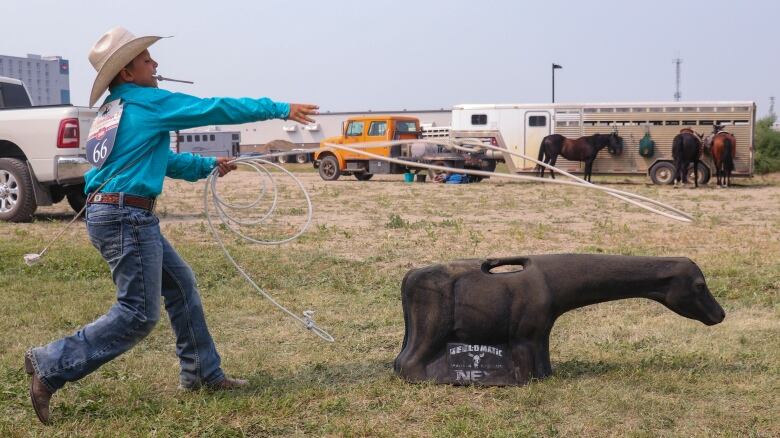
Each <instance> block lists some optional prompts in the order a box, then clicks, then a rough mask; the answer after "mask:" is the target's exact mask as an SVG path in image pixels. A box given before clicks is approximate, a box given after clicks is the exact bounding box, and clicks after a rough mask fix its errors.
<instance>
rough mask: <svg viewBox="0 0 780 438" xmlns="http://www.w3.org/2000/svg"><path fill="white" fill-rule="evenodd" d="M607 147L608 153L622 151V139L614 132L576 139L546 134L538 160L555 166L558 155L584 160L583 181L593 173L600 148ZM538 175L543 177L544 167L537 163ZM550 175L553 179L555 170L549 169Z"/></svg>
mask: <svg viewBox="0 0 780 438" xmlns="http://www.w3.org/2000/svg"><path fill="white" fill-rule="evenodd" d="M605 147H606V148H607V150H608V151H609V153H610V154H612V155H620V154H622V153H623V139H622V138H620V136H619V135H617V133H616V132H613V133H612V134H593V135H589V136H587V137H580V138H578V139H576V140H572V139H570V138H566V137H564V136H562V135H560V134H552V135H548V136H547V137H545V138H544V139H543V140H542V144H541V145H540V146H539V158H538V160H539V161H542V162H544V163H545V164H549V165H551V166H555V161H556V160H557V159H558V155H563V158H566V159H567V160H572V161H584V162H585V181H590V177H591V174H592V173H593V161H594V160H595V159H596V155H597V154H598V153H599V151H600V150H602V149H604V148H605ZM537 168H538V169H539V177H541V178H544V169H545V168H544V167H543V166H540V165H537ZM550 175H551V176H552V178H553V179H555V172H553V171H552V170H550Z"/></svg>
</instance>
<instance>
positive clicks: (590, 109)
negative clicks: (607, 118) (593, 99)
mask: <svg viewBox="0 0 780 438" xmlns="http://www.w3.org/2000/svg"><path fill="white" fill-rule="evenodd" d="M582 111H583V112H586V113H595V112H596V111H598V109H597V108H585V109H584V110H582Z"/></svg>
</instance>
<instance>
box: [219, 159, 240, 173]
mask: <svg viewBox="0 0 780 438" xmlns="http://www.w3.org/2000/svg"><path fill="white" fill-rule="evenodd" d="M232 160H233V159H232V158H230V157H217V167H218V168H219V176H225V175H227V173H228V172H230V171H231V170H236V169H237V168H238V166H236V165H235V163H231V162H230V161H232Z"/></svg>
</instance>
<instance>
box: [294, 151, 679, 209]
mask: <svg viewBox="0 0 780 438" xmlns="http://www.w3.org/2000/svg"><path fill="white" fill-rule="evenodd" d="M411 143H428V144H434V145H443V146H445V147H447V148H451V149H457V150H462V151H468V152H474V151H476V150H477V149H475V147H479V148H484V149H489V150H494V151H497V152H502V153H508V154H510V155H514V156H518V157H521V158H523V159H526V160H530V161H533V162H534V163H537V164H539V165H541V166H544V167H546V168H548V169H551V170H555V171H558V172H560V173H561V174H563V175H565V176H567V177H569V178H571V179H573V180H575V181H559V180H555V179H544V178H539V177H536V176H528V175H516V174H510V173H500V172H486V171H484V170H472V169H456V168H452V167H446V166H436V165H433V164H424V163H419V162H414V161H408V160H401V159H398V158H391V157H384V156H381V155H377V154H374V153H371V152H368V151H364V150H361V149H365V148H376V147H383V146H395V145H403V144H411ZM463 143H465V144H469V145H471V146H473V147H472V148H465V147H463V146H459V145H457V144H454V143H450V142H446V143H445V142H443V141H438V140H417V139H416V140H393V141H381V142H369V143H350V146H345V145H343V144H337V143H331V142H323V143H322V144H323V145H324V146H326V147H330V148H335V149H340V150H344V151H348V152H352V153H356V154H361V155H365V156H367V157H370V158H374V159H377V160H383V161H388V162H391V163H396V164H400V165H403V166H407V167H418V168H423V169H431V170H441V171H444V172H457V173H462V174H467V175H476V176H488V177H501V178H507V179H514V180H518V181H535V182H542V183H547V184H558V185H567V186H574V187H581V188H586V189H591V190H597V191H601V192H605V193H607V194H609V195H611V196H614V197H616V198H618V199H620V200H622V201H624V202H628V203H630V204H633V205H636V206H637V207H640V208H643V209H645V210H647V211H650V212H652V213H655V214H658V215H661V216H664V217H667V218H669V219H674V220H677V221H680V222H686V223H690V222H693V216H691V215H689V214H688V213H685V212H684V211H682V210H679V209H677V208H675V207H672V206H671V205H668V204H665V203H662V202H660V201H656V200H654V199H651V198H648V197H645V196H642V195H638V194H636V193H631V192H626V191H623V190H617V189H613V188H610V187H603V186H597V185H595V184H593V183H590V182H587V181H585V180H583V179H582V178H579V177H577V176H575V175H572V174H571V173H569V172H566V171H564V170H562V169H559V168H557V167H554V166H550V165H549V164H545V163H543V162H540V161H538V160H535V159H533V158H531V157H528V156H526V155H524V154H521V153H518V152H512V151H509V150H507V149H502V148H499V147H495V146H491V145H485V144H482V143H481V142H478V141H477V140H464V141H463ZM319 150H322V149H321V148H320V149H310V150H307V151H319ZM631 198H633V199H631ZM637 200H639V201H643V202H647V203H650V204H653V205H656V206H658V207H661V208H663V209H666V210H668V211H671V212H673V213H674V214H671V213H667V212H665V211H661V210H658V209H656V208H653V207H650V206H647V205H644V204H642V203H641V202H639V201H637Z"/></svg>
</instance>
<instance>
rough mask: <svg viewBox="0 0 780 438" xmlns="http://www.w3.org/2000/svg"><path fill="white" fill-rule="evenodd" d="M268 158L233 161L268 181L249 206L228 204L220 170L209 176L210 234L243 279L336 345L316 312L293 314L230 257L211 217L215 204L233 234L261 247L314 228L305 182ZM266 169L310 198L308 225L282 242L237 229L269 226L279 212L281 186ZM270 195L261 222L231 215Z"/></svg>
mask: <svg viewBox="0 0 780 438" xmlns="http://www.w3.org/2000/svg"><path fill="white" fill-rule="evenodd" d="M267 157H268V156H263V158H259V157H252V158H239V159H236V160H233V161H231V163H234V164H236V165H238V166H245V167H249V168H250V169H252V170H254V171H255V172H256V173H258V174H259V175H261V177H263V176H265V177H264V178H262V182H263V184H262V185H261V190H260V192H259V193H258V196H257V198H256V199H255V200H254V201H253V202H250V203H248V204H243V205H242V204H231V203H229V202H226V201H225V200H224V199H223V198H222V197H221V196H219V192H218V185H217V181H218V180H219V179H218V178H217V177H218V175H219V169H218V168H216V167H215V168H214V170H212V171H211V174H209V176H208V178H207V180H206V185H205V187H204V190H203V210H204V212H205V213H206V220H207V221H208V228H209V231H211V235H212V236H214V240H216V241H217V243H218V244H219V246H220V248H222V253H223V254H225V257H226V258H227V259H228V261H230V263H232V264H233V266H234V267H235V268H236V270H237V271H238V272H239V273H240V274H241V276H243V277H244V279H245V280H246V281H247V282H248V283H249V284H250V285H251V286H252V287H253V288H254V289H255V290H256V291H257V292H258V293H259V294H260V295H262V296H263V297H265V298H266V299H268V301H270V302H271V303H272V304H273V305H274V306H276V307H278V308H279V309H280V310H281V311H283V312H284V313H286V314H288V315H289V316H290V317H292V318H293V319H295V320H296V321H298V322H300V323H301V324H302V325H303V326H304V327H305V328H306V329H307V330H310V331H312V332H314V333H315V334H316V335H317V336H319V337H320V338H322V339H324V340H326V341H328V342H335V339H334V338H333V336H331V335H330V334H329V333H328V332H327V331H325V330H323V329H322V328H320V327H319V326H318V325H317V323H316V322H315V321H314V318H313V315H314V311H313V310H306V311H304V312H303V317H300V316H298V315H296V314H295V313H293V312H291V311H290V310H288V309H287V308H286V307H284V306H283V305H281V304H279V302H277V301H276V300H275V299H274V298H273V297H272V296H271V295H270V294H268V293H267V292H266V291H265V290H263V289H262V288H261V287H260V286H258V285H257V283H255V281H254V280H252V277H251V276H250V275H249V274H247V272H246V270H244V268H243V267H241V265H240V264H239V263H238V262H237V261H236V260H235V259H234V258H233V256H232V255H231V254H230V251H228V249H227V247H226V246H225V243H224V242H223V240H222V237H221V236H220V235H219V233H218V232H217V230H216V228H215V227H214V223H213V222H212V217H211V216H212V215H211V211H212V210H211V209H210V208H209V206H210V204H212V205H213V207H214V211H215V212H216V214H217V216H218V217H219V220H220V222H221V224H223V225H225V226H226V227H227V229H228V230H229V231H231V232H232V233H234V234H236V235H237V236H239V237H240V238H242V239H244V240H248V241H250V242H253V243H258V244H261V245H280V244H283V243H286V242H289V241H291V240H294V239H297V238H298V236H300V235H301V234H303V233H304V232H305V231H306V229H307V228H308V227H309V225H311V220H312V211H313V208H312V203H311V198H310V197H309V193H308V192H307V191H306V189H305V188H304V187H303V184H302V183H301V181H300V180H299V179H298V178H297V177H296V176H295V175H293V174H292V173H290V172H289V171H288V170H287V169H285V168H284V167H282V166H280V165H278V164H276V163H273V162H271V161H268V160H267V159H265V158H267ZM266 166H268V167H271V168H275V169H277V170H280V171H281V172H283V173H284V174H285V175H286V176H288V177H290V178H292V180H293V181H294V182H295V183H296V185H297V186H298V188H299V189H300V190H301V192H303V195H304V197H305V198H306V207H307V210H306V220H305V222H304V224H303V225H302V226H301V227H300V228H299V229H298V231H297V232H295V233H294V234H293V235H291V236H289V237H286V238H282V239H266V240H262V239H255V238H253V237H251V236H249V235H247V234H245V233H244V232H242V231H241V230H240V229H238V228H237V227H236V225H245V226H246V225H253V226H261V225H263V224H265V223H266V222H267V220H268V219H269V218H271V216H272V215H273V213H274V212H275V211H276V209H277V207H278V199H279V193H278V190H277V184H276V183H277V181H276V180H275V177H274V175H273V174H272V173H271V172H270V171H269V170H268V168H267V167H266ZM269 193H270V196H272V198H273V200H272V202H271V204H270V206H269V207H268V209H267V210H266V211H265V212H264V213H263V214H262V216H261V217H260V218H259V219H255V220H241V219H238V218H236V217H235V216H233V215H231V214H230V213H228V211H229V210H237V211H239V212H241V211H246V210H249V209H253V208H257V207H258V205H259V204H260V203H261V202H262V201H263V200H264V198H265V197H266V196H267V195H269ZM209 200H211V202H209Z"/></svg>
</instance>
